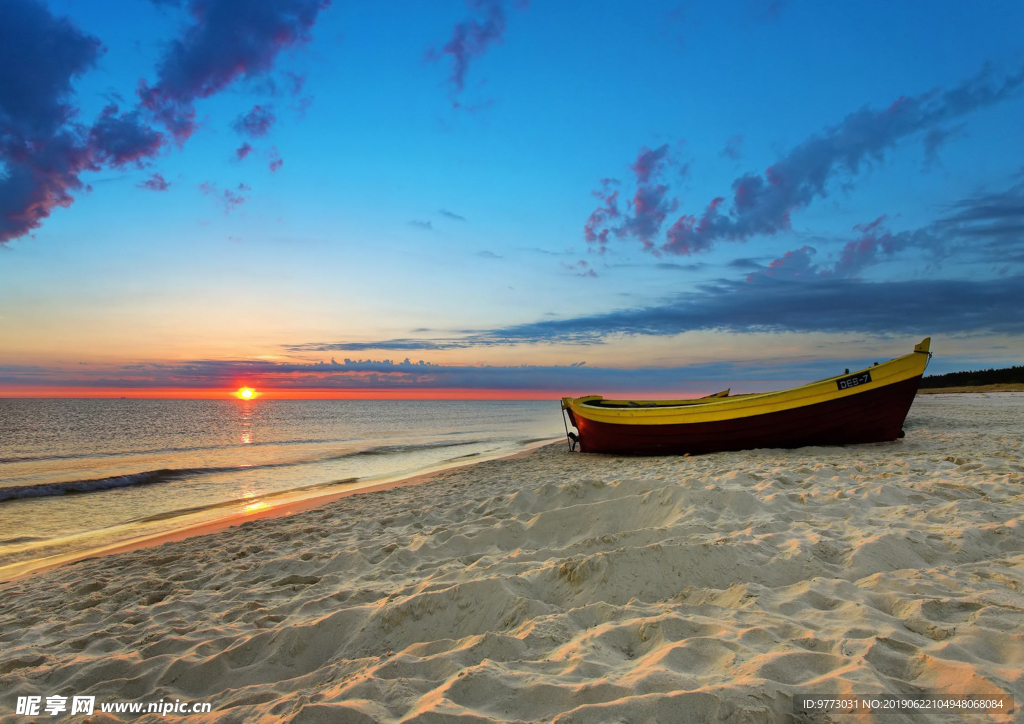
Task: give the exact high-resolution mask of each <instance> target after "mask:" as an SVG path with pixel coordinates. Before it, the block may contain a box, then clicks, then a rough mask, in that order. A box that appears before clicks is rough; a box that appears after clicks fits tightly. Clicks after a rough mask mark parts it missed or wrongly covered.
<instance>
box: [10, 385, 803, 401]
mask: <svg viewBox="0 0 1024 724" xmlns="http://www.w3.org/2000/svg"><path fill="white" fill-rule="evenodd" d="M795 384H802V382H801V381H800V380H793V381H792V382H791V383H790V381H787V380H765V381H757V380H743V381H741V382H734V383H732V389H733V393H734V394H738V393H740V392H748V391H765V390H777V389H784V388H786V387H792V386H793V385H795ZM727 386H729V383H727V382H720V383H717V384H716V383H714V382H709V383H706V384H701V383H696V384H694V385H692V386H686V387H683V386H680V387H679V388H677V389H665V390H659V391H658V392H652V391H651V390H636V389H634V390H630V389H608V390H593V389H576V388H571V389H562V390H501V389H467V388H443V389H439V388H420V389H404V390H401V389H387V388H364V389H337V388H315V387H314V388H293V389H274V388H270V387H264V388H261V390H260V391H259V392H258V398H259V399H260V400H558V399H559V398H561V397H578V396H580V395H586V394H603V395H604V396H605V397H609V398H624V399H648V398H655V397H657V398H674V397H679V398H682V397H701V396H702V395H706V394H709V393H711V392H715V391H717V390H720V389H722V388H723V387H727ZM226 392H227V391H226V390H224V389H223V388H219V389H218V388H208V387H196V388H180V387H147V388H116V387H71V386H68V387H58V386H53V387H42V386H40V387H13V386H11V387H3V386H0V398H3V397H22V398H24V397H48V398H115V399H116V398H119V397H121V398H130V399H163V400H167V399H170V400H223V399H224V395H225V393H226ZM236 392H237V390H236ZM239 399H241V398H239Z"/></svg>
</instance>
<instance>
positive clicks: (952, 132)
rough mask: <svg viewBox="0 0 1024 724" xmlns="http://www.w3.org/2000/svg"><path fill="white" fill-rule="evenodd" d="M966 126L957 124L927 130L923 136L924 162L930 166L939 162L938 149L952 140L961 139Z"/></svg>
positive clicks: (964, 133)
mask: <svg viewBox="0 0 1024 724" xmlns="http://www.w3.org/2000/svg"><path fill="white" fill-rule="evenodd" d="M966 128H967V124H966V123H959V124H957V125H955V126H951V127H949V128H929V129H928V132H927V133H925V134H924V162H925V166H931V165H932V164H935V163H938V161H939V149H940V148H942V147H943V146H944V145H946V143H948V142H949V141H950V139H953V138H961V137H963V136H965V135H967V134H966V130H965V129H966Z"/></svg>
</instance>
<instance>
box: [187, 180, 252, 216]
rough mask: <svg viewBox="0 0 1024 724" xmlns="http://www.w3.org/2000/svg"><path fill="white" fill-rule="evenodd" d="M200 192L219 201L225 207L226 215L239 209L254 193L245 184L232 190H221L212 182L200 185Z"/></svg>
mask: <svg viewBox="0 0 1024 724" xmlns="http://www.w3.org/2000/svg"><path fill="white" fill-rule="evenodd" d="M199 190H200V191H202V192H203V193H204V194H206V195H207V196H212V197H213V198H215V199H217V201H219V202H220V203H221V204H222V205H223V207H224V213H225V214H227V213H230V212H231V210H232V209H235V208H238V207H239V206H241V205H242V204H244V203H245V202H246V201H248V200H249V197H248V195H247V194H248V193H249V192H250V191H252V189H251V188H249V186H247V185H245V184H244V183H240V184H238V187H237V188H236V189H234V190H232V189H220V188H218V187H217V184H215V183H211V182H210V181H204V182H203V183H201V184H199Z"/></svg>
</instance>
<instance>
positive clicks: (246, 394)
mask: <svg viewBox="0 0 1024 724" xmlns="http://www.w3.org/2000/svg"><path fill="white" fill-rule="evenodd" d="M234 395H235V397H238V398H239V399H242V400H251V399H253V398H254V397H256V390H254V389H252V388H251V387H240V388H239V389H238V390H237V391H236V392H235V393H234Z"/></svg>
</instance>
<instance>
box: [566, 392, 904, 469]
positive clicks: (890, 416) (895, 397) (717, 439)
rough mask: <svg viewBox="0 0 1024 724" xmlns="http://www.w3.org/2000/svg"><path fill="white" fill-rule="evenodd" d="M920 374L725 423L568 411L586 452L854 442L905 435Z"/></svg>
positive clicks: (700, 450) (669, 452)
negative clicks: (597, 417) (609, 417)
mask: <svg viewBox="0 0 1024 724" xmlns="http://www.w3.org/2000/svg"><path fill="white" fill-rule="evenodd" d="M920 382H921V377H920V376H918V377H913V378H911V379H909V380H904V381H903V382H897V383H895V384H892V385H886V386H885V387H882V388H878V389H874V390H868V391H865V392H858V393H857V394H853V395H849V396H847V397H843V398H840V399H838V400H830V401H828V402H820V403H818V404H816V405H808V406H806V407H800V408H797V409H795V410H784V411H782V412H769V413H766V414H764V415H753V416H751V417H743V418H739V419H735V420H724V421H721V422H696V423H687V424H676V425H619V424H615V423H606V422H594V421H593V420H587V419H584V418H580V417H577V416H576V415H573V414H572V411H569V416H570V419H571V420H572V423H573V424H574V425H575V426H576V429H577V430H579V438H580V450H581V451H582V452H596V453H613V454H619V455H681V454H685V453H693V454H698V453H710V452H723V451H726V450H749V449H752V448H758V447H782V448H793V447H803V446H805V445H849V444H856V443H867V442H888V441H890V440H896V439H897V438H900V437H902V436H903V421H904V420H906V419H907V413H908V412H910V406H911V405H912V404H913V403H914V396H915V395H916V394H917V387H918V385H919V384H920Z"/></svg>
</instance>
